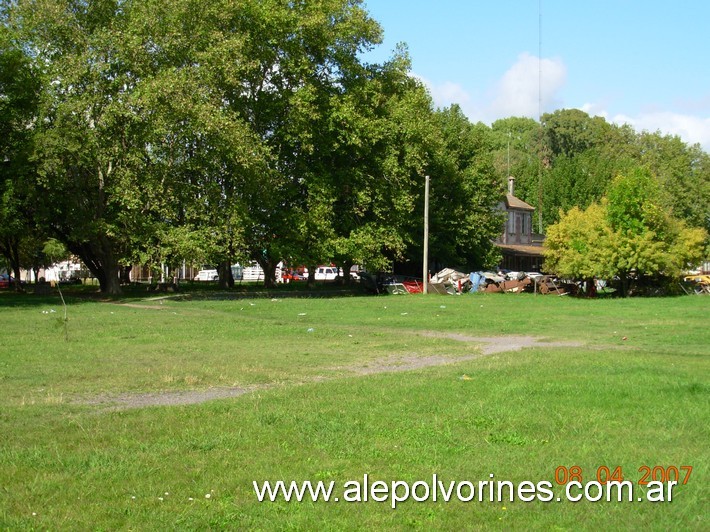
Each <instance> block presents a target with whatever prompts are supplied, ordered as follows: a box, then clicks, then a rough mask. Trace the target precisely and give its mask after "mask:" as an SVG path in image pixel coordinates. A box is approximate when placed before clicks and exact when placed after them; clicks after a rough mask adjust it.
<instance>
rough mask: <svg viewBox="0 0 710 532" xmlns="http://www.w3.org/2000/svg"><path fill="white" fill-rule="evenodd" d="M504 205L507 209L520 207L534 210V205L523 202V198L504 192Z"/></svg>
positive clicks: (524, 209) (525, 209)
mask: <svg viewBox="0 0 710 532" xmlns="http://www.w3.org/2000/svg"><path fill="white" fill-rule="evenodd" d="M505 206H506V208H508V209H520V210H523V211H534V210H535V207H533V206H532V205H530V204H528V203H525V202H524V201H523V200H521V199H520V198H516V197H515V196H513V195H512V194H506V195H505Z"/></svg>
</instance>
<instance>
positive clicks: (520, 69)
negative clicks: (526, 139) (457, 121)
mask: <svg viewBox="0 0 710 532" xmlns="http://www.w3.org/2000/svg"><path fill="white" fill-rule="evenodd" d="M540 74H542V77H540ZM415 77H417V78H418V79H419V80H421V81H422V83H424V84H425V85H426V87H427V88H428V89H429V93H430V94H431V96H432V99H433V100H434V104H435V105H436V106H437V107H447V106H449V105H451V104H454V103H456V104H458V105H459V106H460V107H461V109H462V110H463V112H464V113H465V114H466V115H467V116H468V117H469V118H470V119H471V120H472V121H474V122H475V121H479V120H480V121H483V122H488V123H490V122H493V121H495V120H497V119H499V118H507V117H509V116H529V117H532V118H537V116H538V110H539V105H538V104H539V103H540V101H539V100H540V94H541V95H542V98H541V103H542V110H543V112H544V111H546V110H551V109H555V108H558V107H560V102H559V97H558V94H559V91H560V89H561V88H562V87H563V86H564V84H565V81H566V79H567V69H566V67H565V65H564V64H563V63H562V61H561V60H559V59H543V60H542V62H541V63H539V62H538V58H537V57H536V56H533V55H530V54H529V53H527V52H525V53H522V54H520V56H518V60H517V61H516V62H515V63H514V64H513V65H512V66H511V67H510V68H509V69H508V70H507V71H506V72H505V73H504V74H503V76H502V77H501V79H500V80H499V81H498V82H496V83H495V84H494V85H493V86H491V87H482V88H481V91H480V93H481V94H485V96H477V97H473V96H472V95H471V94H470V93H469V92H468V91H467V90H466V88H465V87H464V86H463V85H461V84H459V83H455V82H452V81H445V82H443V83H439V84H435V83H433V82H432V81H430V80H428V79H426V78H423V77H421V76H416V75H415ZM540 89H542V90H541V91H540Z"/></svg>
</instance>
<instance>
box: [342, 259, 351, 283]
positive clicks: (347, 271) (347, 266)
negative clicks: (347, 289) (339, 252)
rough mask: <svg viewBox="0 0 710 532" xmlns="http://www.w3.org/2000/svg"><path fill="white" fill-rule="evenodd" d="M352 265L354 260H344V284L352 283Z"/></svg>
mask: <svg viewBox="0 0 710 532" xmlns="http://www.w3.org/2000/svg"><path fill="white" fill-rule="evenodd" d="M352 267H353V262H352V261H346V262H343V284H344V285H345V286H350V285H351V284H352V277H350V268H352Z"/></svg>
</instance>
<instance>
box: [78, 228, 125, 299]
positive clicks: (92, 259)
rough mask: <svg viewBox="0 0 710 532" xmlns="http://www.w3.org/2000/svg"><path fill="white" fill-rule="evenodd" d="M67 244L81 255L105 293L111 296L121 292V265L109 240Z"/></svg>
mask: <svg viewBox="0 0 710 532" xmlns="http://www.w3.org/2000/svg"><path fill="white" fill-rule="evenodd" d="M65 244H66V245H67V248H68V249H69V251H71V252H72V253H74V254H75V255H78V256H79V258H80V259H81V260H82V262H83V263H84V264H86V267H87V268H89V271H91V273H92V275H93V276H94V277H96V278H97V279H98V280H99V287H100V289H101V292H102V293H103V294H106V295H111V296H114V295H119V294H121V279H120V276H119V272H120V269H121V267H120V266H119V264H118V260H116V255H115V253H114V251H113V247H112V246H111V243H110V242H109V241H107V240H104V241H102V242H100V243H99V242H96V241H93V242H82V243H81V244H70V243H65Z"/></svg>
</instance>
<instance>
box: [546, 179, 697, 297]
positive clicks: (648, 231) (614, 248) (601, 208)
mask: <svg viewBox="0 0 710 532" xmlns="http://www.w3.org/2000/svg"><path fill="white" fill-rule="evenodd" d="M659 197H660V196H659V193H658V185H657V184H656V182H655V181H654V179H653V178H652V177H651V176H650V174H649V173H648V172H647V171H645V170H643V169H636V170H634V171H633V172H630V173H629V174H628V175H620V176H618V177H617V178H615V179H614V180H613V181H612V183H611V184H610V186H609V187H608V189H607V194H606V196H605V197H604V198H602V200H601V202H599V203H592V204H591V205H590V206H589V207H588V208H587V209H585V210H581V209H579V208H577V207H574V208H572V209H570V210H569V211H568V212H567V213H560V221H559V222H558V223H556V224H554V225H552V226H550V228H549V229H548V234H547V240H546V242H545V269H546V270H547V271H549V272H553V273H556V274H557V275H560V276H562V277H567V278H574V279H591V278H595V277H596V278H601V279H607V280H613V279H618V280H619V284H620V288H621V293H622V295H627V294H628V292H629V288H630V282H631V281H633V280H635V281H640V280H643V279H644V278H653V277H655V278H659V277H667V278H670V277H674V276H677V275H678V274H679V273H680V272H681V271H682V270H683V269H685V268H687V267H689V266H691V265H693V264H695V263H697V262H699V261H700V260H702V256H703V251H704V242H705V240H706V238H707V234H706V232H705V231H704V230H703V229H700V228H691V227H688V226H687V225H686V224H685V222H683V221H682V220H678V219H676V218H674V217H673V216H671V215H670V214H668V213H667V212H666V211H665V210H663V209H662V208H661V207H660V206H659V205H658V203H657V202H658V199H659Z"/></svg>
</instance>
